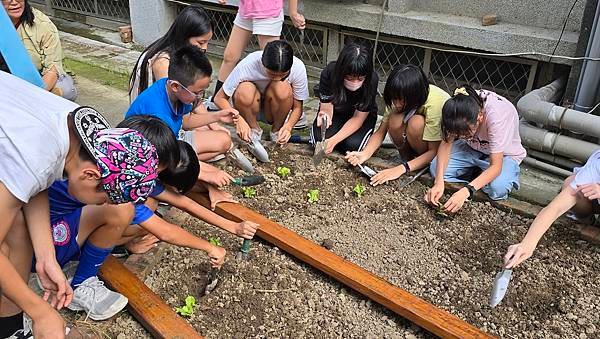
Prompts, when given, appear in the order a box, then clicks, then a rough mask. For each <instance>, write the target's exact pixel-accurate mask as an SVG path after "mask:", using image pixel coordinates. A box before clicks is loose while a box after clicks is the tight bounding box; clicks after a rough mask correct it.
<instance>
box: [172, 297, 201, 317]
mask: <svg viewBox="0 0 600 339" xmlns="http://www.w3.org/2000/svg"><path fill="white" fill-rule="evenodd" d="M195 306H196V298H194V297H192V296H191V295H188V296H187V297H186V298H185V306H182V307H175V313H178V314H181V315H182V316H184V317H191V316H192V315H193V314H194V307H195Z"/></svg>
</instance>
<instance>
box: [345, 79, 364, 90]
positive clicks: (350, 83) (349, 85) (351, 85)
mask: <svg viewBox="0 0 600 339" xmlns="http://www.w3.org/2000/svg"><path fill="white" fill-rule="evenodd" d="M364 82H365V81H364V80H362V81H354V80H346V79H344V87H346V89H347V90H349V91H350V92H355V91H357V90H358V89H359V88H361V87H362V85H363V83H364Z"/></svg>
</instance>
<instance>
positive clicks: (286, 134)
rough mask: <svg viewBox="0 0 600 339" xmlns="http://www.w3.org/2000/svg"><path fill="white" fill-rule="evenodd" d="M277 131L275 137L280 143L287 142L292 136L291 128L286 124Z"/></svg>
mask: <svg viewBox="0 0 600 339" xmlns="http://www.w3.org/2000/svg"><path fill="white" fill-rule="evenodd" d="M278 132H279V134H278V136H279V138H277V143H278V144H280V145H283V144H285V143H287V142H288V140H290V138H291V137H292V129H291V128H290V127H288V126H286V125H283V126H282V127H281V128H280V129H279V131H278Z"/></svg>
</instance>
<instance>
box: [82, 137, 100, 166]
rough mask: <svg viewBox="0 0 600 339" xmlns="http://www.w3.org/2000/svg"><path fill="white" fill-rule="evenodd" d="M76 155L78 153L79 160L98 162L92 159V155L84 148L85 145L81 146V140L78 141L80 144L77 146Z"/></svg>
mask: <svg viewBox="0 0 600 339" xmlns="http://www.w3.org/2000/svg"><path fill="white" fill-rule="evenodd" d="M78 155H79V160H81V161H89V162H93V163H94V164H95V163H97V162H98V161H97V160H96V159H94V157H92V155H91V154H90V152H88V151H87V149H85V147H84V146H83V144H82V143H81V142H80V146H79V152H78Z"/></svg>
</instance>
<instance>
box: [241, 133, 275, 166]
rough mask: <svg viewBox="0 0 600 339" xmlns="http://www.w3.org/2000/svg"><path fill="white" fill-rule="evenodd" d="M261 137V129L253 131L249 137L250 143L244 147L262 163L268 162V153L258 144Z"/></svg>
mask: <svg viewBox="0 0 600 339" xmlns="http://www.w3.org/2000/svg"><path fill="white" fill-rule="evenodd" d="M261 136H262V129H261V130H255V129H253V130H252V134H251V136H250V139H251V141H250V142H249V143H247V144H246V145H247V146H248V150H249V151H250V153H252V154H253V155H254V156H255V157H256V159H258V160H259V161H262V162H269V153H267V150H266V149H265V147H264V146H263V145H262V143H261V142H260V138H261Z"/></svg>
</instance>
